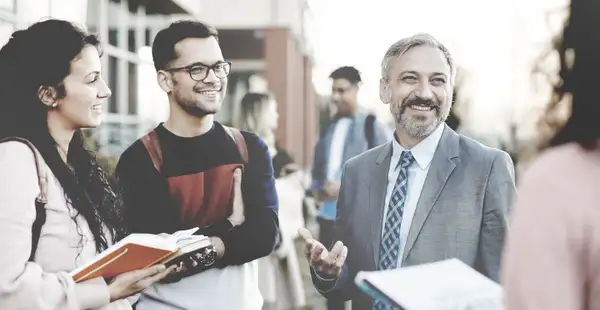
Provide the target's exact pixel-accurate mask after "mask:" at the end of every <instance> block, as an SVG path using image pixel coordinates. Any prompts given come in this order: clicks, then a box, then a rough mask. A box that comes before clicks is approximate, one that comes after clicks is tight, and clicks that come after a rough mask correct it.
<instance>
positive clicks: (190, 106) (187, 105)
mask: <svg viewBox="0 0 600 310" xmlns="http://www.w3.org/2000/svg"><path fill="white" fill-rule="evenodd" d="M177 104H178V105H179V106H180V107H181V109H182V110H184V111H185V113H187V114H189V115H192V116H195V117H205V116H207V115H212V114H216V113H217V111H216V110H215V109H213V110H210V111H209V110H207V109H204V108H201V107H199V106H198V105H196V104H195V103H193V102H182V101H180V100H177Z"/></svg>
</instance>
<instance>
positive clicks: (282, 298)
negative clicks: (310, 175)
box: [240, 92, 306, 310]
mask: <svg viewBox="0 0 600 310" xmlns="http://www.w3.org/2000/svg"><path fill="white" fill-rule="evenodd" d="M278 117H279V115H278V113H277V103H276V102H275V99H274V98H273V97H272V96H270V95H268V94H264V93H253V92H251V93H247V94H246V95H245V96H244V97H243V98H242V101H241V120H240V127H241V129H243V130H247V131H250V132H254V133H256V135H258V136H259V137H260V138H261V139H262V140H263V141H265V144H266V145H267V146H268V147H269V153H270V154H271V156H272V158H273V170H274V175H275V178H276V180H275V183H276V187H277V194H278V197H279V204H280V206H281V207H280V211H279V225H280V229H279V242H278V243H277V245H276V247H275V251H274V252H273V254H271V255H269V256H267V257H263V258H261V259H259V288H260V291H261V294H262V295H263V299H264V305H263V310H270V309H299V308H302V307H304V306H305V305H306V297H305V294H304V287H303V283H302V275H301V273H300V267H299V264H298V257H297V255H296V248H295V246H294V241H293V239H294V237H295V236H294V235H292V233H291V232H294V233H295V232H296V231H297V229H298V228H300V227H303V226H304V221H303V215H302V198H303V194H304V189H303V188H302V187H301V183H300V182H299V180H300V178H298V177H297V176H295V175H291V174H294V173H296V172H299V168H298V167H297V166H296V164H295V163H294V161H293V160H292V157H291V156H290V155H289V154H288V153H287V152H286V151H285V150H284V149H282V148H280V147H279V146H278V145H277V143H276V141H275V132H274V131H275V129H277V121H278ZM284 183H285V184H284ZM298 193H300V195H298ZM289 198H291V199H292V200H291V201H290V199H289ZM296 226H297V227H296ZM282 272H285V273H286V275H285V276H284V275H283V274H282ZM290 301H291V302H290Z"/></svg>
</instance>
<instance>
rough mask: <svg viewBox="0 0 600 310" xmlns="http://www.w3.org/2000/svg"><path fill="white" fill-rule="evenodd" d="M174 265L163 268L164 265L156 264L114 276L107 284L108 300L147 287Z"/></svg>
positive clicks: (127, 295)
mask: <svg viewBox="0 0 600 310" xmlns="http://www.w3.org/2000/svg"><path fill="white" fill-rule="evenodd" d="M175 267H176V266H171V267H169V268H165V266H164V265H156V266H152V267H149V268H145V269H140V270H134V271H130V272H126V273H123V274H120V275H118V276H116V277H115V278H114V279H113V280H112V281H111V282H110V284H109V285H108V291H109V292H110V301H111V302H113V301H115V300H119V299H123V298H127V297H129V296H131V295H135V294H137V293H139V292H141V291H143V290H145V289H147V288H148V287H150V286H151V285H152V284H154V283H156V282H158V281H160V280H162V279H163V278H164V277H166V276H167V275H169V274H170V273H171V272H172V271H173V270H174V269H175Z"/></svg>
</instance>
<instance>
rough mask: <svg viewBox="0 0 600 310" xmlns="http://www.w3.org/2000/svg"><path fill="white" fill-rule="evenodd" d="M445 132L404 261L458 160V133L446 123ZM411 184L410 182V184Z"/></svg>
mask: <svg viewBox="0 0 600 310" xmlns="http://www.w3.org/2000/svg"><path fill="white" fill-rule="evenodd" d="M444 126H445V128H444V133H443V134H442V137H441V139H440V142H439V144H438V147H437V149H436V151H435V154H434V155H433V159H432V161H431V167H429V172H428V173H427V177H426V178H425V184H423V190H422V191H421V196H420V197H419V201H418V203H417V209H416V210H415V214H414V216H413V219H412V223H411V226H410V231H409V233H408V237H407V240H406V245H405V247H404V254H403V255H402V261H403V262H404V260H406V257H408V254H409V253H410V250H411V249H412V248H413V246H414V244H415V241H416V240H417V237H418V236H419V233H420V232H421V229H422V228H423V225H424V224H425V220H426V219H427V217H428V216H429V213H430V212H431V210H432V209H433V206H434V205H435V203H436V201H437V199H438V198H439V196H440V194H441V192H442V190H443V188H444V186H445V185H446V182H447V181H448V178H449V177H450V174H451V173H452V171H454V168H455V167H456V162H457V160H458V151H459V150H458V147H459V146H458V135H457V134H456V133H455V132H454V131H453V130H452V129H450V128H449V127H448V126H446V125H444ZM409 186H410V184H409Z"/></svg>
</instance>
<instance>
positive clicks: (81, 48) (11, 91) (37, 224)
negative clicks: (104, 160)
mask: <svg viewBox="0 0 600 310" xmlns="http://www.w3.org/2000/svg"><path fill="white" fill-rule="evenodd" d="M98 48H99V42H98V39H97V38H96V37H95V36H93V35H89V34H87V33H85V32H84V31H83V30H81V29H78V28H77V27H76V26H74V25H73V24H71V23H69V22H66V21H61V20H46V21H43V22H39V23H36V24H33V25H32V26H31V27H29V28H28V29H25V30H19V31H16V32H14V33H13V34H12V36H11V38H10V39H9V41H8V43H6V45H4V46H3V47H2V49H1V50H0V96H1V97H0V139H2V140H3V141H2V140H0V141H2V143H0V249H1V251H2V253H3V254H2V255H0V309H61V310H62V309H69V310H71V309H72V310H79V309H131V303H130V302H129V301H128V300H127V299H126V298H127V297H129V296H132V295H134V294H136V293H138V292H140V291H141V290H143V289H145V288H147V287H148V286H150V285H151V284H153V283H154V282H156V281H159V280H160V279H162V278H163V277H164V276H165V275H166V274H167V273H169V272H170V271H171V269H168V270H166V269H165V267H164V266H154V267H151V268H147V269H144V270H136V271H132V272H128V273H124V274H121V275H119V276H117V277H115V278H114V279H111V280H110V281H108V282H107V281H106V280H105V279H103V278H95V279H91V280H87V281H83V282H79V283H75V282H74V281H73V279H72V278H71V276H70V275H69V274H68V272H70V271H72V270H74V269H76V268H77V267H79V266H81V265H83V264H85V263H86V262H87V261H90V260H92V259H94V257H95V256H96V255H97V254H98V253H100V252H101V251H103V250H105V249H106V248H108V247H109V246H110V245H111V244H113V243H114V242H115V241H116V240H118V239H120V238H122V237H123V235H124V231H123V229H122V228H121V223H120V215H119V214H118V210H119V202H120V200H119V196H118V195H117V194H116V193H115V191H113V189H112V188H111V186H110V185H109V182H108V181H107V178H106V176H105V174H104V172H103V171H102V169H101V168H100V167H99V166H98V163H97V161H96V157H95V156H94V154H93V153H92V152H90V151H88V150H87V149H86V148H85V146H84V141H83V136H82V133H81V128H90V127H97V126H98V125H99V124H100V121H101V112H102V110H103V104H104V103H105V102H106V99H107V98H108V97H109V96H110V94H111V92H110V90H109V88H108V87H107V85H106V83H105V82H104V80H103V79H102V76H101V62H100V58H99V57H100V56H99V50H98ZM15 137H16V138H15ZM7 138H8V139H7ZM28 143H31V144H28ZM29 146H32V147H29Z"/></svg>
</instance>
